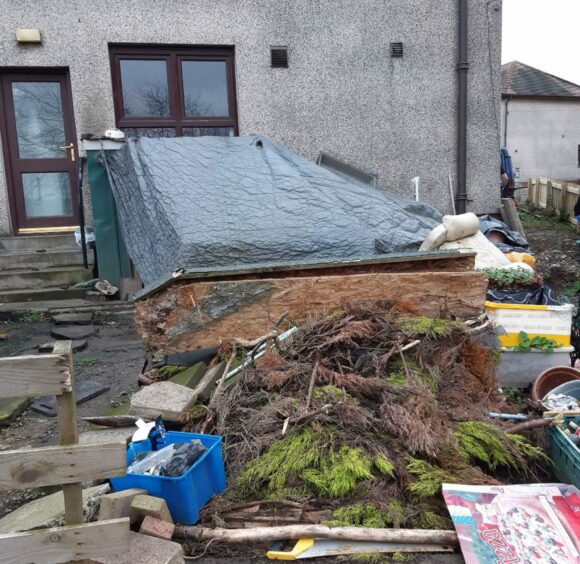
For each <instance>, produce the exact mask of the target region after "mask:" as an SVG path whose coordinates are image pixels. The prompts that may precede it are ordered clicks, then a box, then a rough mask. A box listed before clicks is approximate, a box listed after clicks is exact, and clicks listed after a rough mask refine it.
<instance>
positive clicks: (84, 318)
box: [52, 311, 93, 325]
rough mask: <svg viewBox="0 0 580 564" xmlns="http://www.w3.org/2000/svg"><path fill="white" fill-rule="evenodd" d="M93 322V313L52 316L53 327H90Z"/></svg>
mask: <svg viewBox="0 0 580 564" xmlns="http://www.w3.org/2000/svg"><path fill="white" fill-rule="evenodd" d="M92 321H93V312H92V311H88V312H78V313H59V314H58V315H53V316H52V322H53V323H54V324H55V325H90V324H91V323H92Z"/></svg>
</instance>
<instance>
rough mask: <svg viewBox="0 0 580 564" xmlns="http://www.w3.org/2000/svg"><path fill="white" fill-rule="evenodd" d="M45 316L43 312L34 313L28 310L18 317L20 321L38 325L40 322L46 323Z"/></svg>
mask: <svg viewBox="0 0 580 564" xmlns="http://www.w3.org/2000/svg"><path fill="white" fill-rule="evenodd" d="M46 319H47V316H46V313H45V312H44V311H35V310H29V311H24V312H22V314H21V315H20V321H24V322H26V323H38V322H40V321H46Z"/></svg>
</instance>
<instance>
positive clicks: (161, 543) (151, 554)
mask: <svg viewBox="0 0 580 564" xmlns="http://www.w3.org/2000/svg"><path fill="white" fill-rule="evenodd" d="M130 535H131V549H130V551H129V552H128V553H127V554H123V555H120V556H108V557H105V558H100V559H99V562H101V563H102V564H183V563H184V562H185V560H184V559H183V548H181V545H180V544H178V543H176V542H173V541H167V540H164V539H158V538H155V537H151V536H149V535H141V534H139V533H133V532H131V533H130Z"/></svg>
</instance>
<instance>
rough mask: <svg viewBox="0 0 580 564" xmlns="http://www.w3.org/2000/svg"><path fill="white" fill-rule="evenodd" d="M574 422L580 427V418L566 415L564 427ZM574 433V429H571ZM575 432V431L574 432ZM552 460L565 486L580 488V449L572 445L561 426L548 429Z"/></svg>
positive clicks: (555, 471) (557, 474)
mask: <svg viewBox="0 0 580 564" xmlns="http://www.w3.org/2000/svg"><path fill="white" fill-rule="evenodd" d="M570 421H573V422H574V423H576V424H577V425H580V416H577V415H565V416H564V426H565V427H566V428H569V426H568V424H569V423H570ZM570 430H571V431H572V429H570ZM572 432H573V431H572ZM548 435H549V438H550V449H549V453H550V458H551V459H552V461H553V462H554V473H555V474H556V476H557V477H558V479H559V480H560V481H562V482H564V483H565V484H573V485H574V486H576V487H577V488H580V449H579V448H578V447H577V446H576V445H575V444H573V443H572V441H571V440H570V439H569V438H568V437H567V436H566V434H565V433H564V431H562V429H561V428H560V427H559V426H552V427H549V428H548Z"/></svg>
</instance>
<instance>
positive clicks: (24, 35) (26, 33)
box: [16, 28, 42, 44]
mask: <svg viewBox="0 0 580 564" xmlns="http://www.w3.org/2000/svg"><path fill="white" fill-rule="evenodd" d="M16 41H18V43H36V44H40V43H42V38H41V37H40V30H39V29H23V28H18V29H17V30H16Z"/></svg>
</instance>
